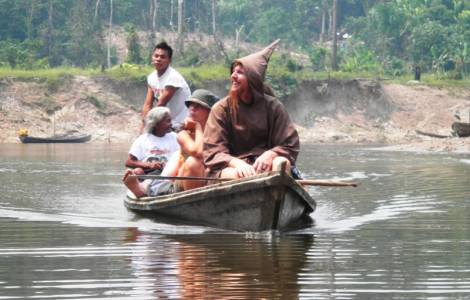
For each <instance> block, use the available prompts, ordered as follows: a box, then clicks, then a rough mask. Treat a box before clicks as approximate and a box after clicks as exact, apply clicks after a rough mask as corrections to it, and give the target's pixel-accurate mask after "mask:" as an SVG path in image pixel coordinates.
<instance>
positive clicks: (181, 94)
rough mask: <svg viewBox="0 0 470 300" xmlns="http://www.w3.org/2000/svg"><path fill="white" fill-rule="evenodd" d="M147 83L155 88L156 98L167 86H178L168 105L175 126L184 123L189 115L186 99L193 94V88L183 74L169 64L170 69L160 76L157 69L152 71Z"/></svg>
mask: <svg viewBox="0 0 470 300" xmlns="http://www.w3.org/2000/svg"><path fill="white" fill-rule="evenodd" d="M147 84H148V86H149V87H150V88H151V89H152V90H153V94H154V96H155V99H156V98H158V97H159V96H160V93H161V92H162V91H163V90H164V89H165V87H167V86H172V87H175V88H176V91H175V94H174V95H173V97H171V99H170V101H169V102H168V103H167V105H166V106H167V107H168V108H169V109H170V111H171V120H172V122H171V123H172V124H173V126H175V125H176V126H178V125H182V124H183V123H184V119H186V117H187V115H188V108H187V107H186V105H185V104H184V101H186V99H188V98H189V96H190V95H191V90H190V89H189V86H188V84H187V83H186V81H185V80H184V78H183V76H181V74H180V73H179V72H178V71H176V70H175V69H173V68H172V67H171V66H168V69H167V70H166V71H165V73H163V75H162V76H161V77H159V76H158V74H157V70H155V71H153V72H152V73H150V75H149V76H147Z"/></svg>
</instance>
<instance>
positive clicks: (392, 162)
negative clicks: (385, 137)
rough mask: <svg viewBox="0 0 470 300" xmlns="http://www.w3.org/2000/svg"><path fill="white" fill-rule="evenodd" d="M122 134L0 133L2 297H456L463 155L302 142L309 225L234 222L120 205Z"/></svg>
mask: <svg viewBox="0 0 470 300" xmlns="http://www.w3.org/2000/svg"><path fill="white" fill-rule="evenodd" d="M128 147H129V146H128V145H97V144H79V145H78V144H77V145H22V144H3V145H0V153H1V155H0V181H1V183H2V184H1V187H0V189H1V194H2V197H1V198H0V270H1V271H0V299H15V298H17V299H25V298H26V299H27V298H44V299H70V298H75V299H76V298H78V299H79V298H87V299H93V298H95V299H98V298H122V299H126V298H129V299H130V298H132V299H159V298H171V299H181V298H183V299H198V298H199V299H200V298H214V299H220V298H230V299H260V298H266V299H280V298H283V299H297V298H299V299H385V298H386V299H456V298H465V297H467V296H466V295H468V294H469V293H470V250H469V249H470V247H469V245H470V238H469V237H470V235H469V234H468V232H469V229H470V228H469V227H470V223H469V222H468V215H469V213H470V211H469V210H470V208H469V206H470V196H469V195H470V163H469V162H470V157H469V156H468V155H449V154H416V153H406V152H396V153H394V152H382V151H371V150H366V149H364V148H360V147H345V146H318V145H302V151H301V155H300V157H299V162H298V166H299V168H300V169H301V171H302V173H303V174H304V177H305V178H309V179H310V178H311V179H348V180H355V181H358V182H360V186H359V187H358V188H327V187H309V192H310V193H311V194H312V195H313V197H314V198H315V200H316V201H317V205H318V206H317V210H316V211H315V212H314V213H313V214H312V217H313V219H314V221H315V223H314V225H313V226H312V227H310V228H306V229H303V230H299V231H295V232H290V233H286V234H279V233H235V232H227V231H223V230H219V229H213V228H207V227H195V226H174V225H169V224H165V223H163V222H159V221H155V220H150V219H145V218H140V217H138V216H136V215H135V214H133V213H132V212H129V211H127V210H126V209H125V207H124V205H123V203H122V201H123V198H124V196H125V189H124V187H123V185H122V184H121V182H120V179H121V175H122V172H123V169H124V166H123V164H124V160H125V158H126V153H127V150H128Z"/></svg>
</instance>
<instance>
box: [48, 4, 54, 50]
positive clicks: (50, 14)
mask: <svg viewBox="0 0 470 300" xmlns="http://www.w3.org/2000/svg"><path fill="white" fill-rule="evenodd" d="M48 4H49V5H48V8H47V37H46V51H47V56H50V55H51V52H52V31H53V25H54V24H53V14H54V5H53V4H52V0H49V2H48Z"/></svg>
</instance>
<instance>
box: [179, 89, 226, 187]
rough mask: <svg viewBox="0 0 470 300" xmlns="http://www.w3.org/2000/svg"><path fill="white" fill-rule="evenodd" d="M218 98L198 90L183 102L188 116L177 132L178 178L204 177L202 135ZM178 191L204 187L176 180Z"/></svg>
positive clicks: (203, 182)
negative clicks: (179, 152)
mask: <svg viewBox="0 0 470 300" xmlns="http://www.w3.org/2000/svg"><path fill="white" fill-rule="evenodd" d="M218 100H219V97H217V96H216V95H214V94H213V93H212V92H210V91H208V90H204V89H198V90H195V91H194V92H193V94H192V95H191V96H190V97H189V98H188V99H187V100H186V101H185V104H186V106H187V107H188V109H189V116H188V118H187V119H186V121H185V125H184V128H183V130H181V131H180V132H178V143H179V145H180V147H181V166H180V168H179V170H178V176H195V177H205V176H206V168H205V166H204V162H203V158H202V150H203V133H204V128H205V127H206V121H207V118H208V117H209V113H210V110H211V108H212V106H213V105H214V103H216V102H217V101H218ZM176 185H177V187H178V190H190V189H194V188H197V187H201V186H204V185H206V182H205V181H203V180H177V181H176Z"/></svg>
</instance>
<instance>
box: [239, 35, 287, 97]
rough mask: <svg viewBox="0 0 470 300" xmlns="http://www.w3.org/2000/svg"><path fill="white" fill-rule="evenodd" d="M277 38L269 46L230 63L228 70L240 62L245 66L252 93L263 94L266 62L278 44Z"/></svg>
mask: <svg viewBox="0 0 470 300" xmlns="http://www.w3.org/2000/svg"><path fill="white" fill-rule="evenodd" d="M279 41H280V40H279V39H278V40H276V41H274V42H273V43H271V44H270V45H269V46H267V47H266V48H264V49H263V50H260V51H258V52H255V53H252V54H250V55H248V56H245V57H242V58H238V59H236V60H235V61H234V62H233V63H232V67H231V70H230V72H232V71H233V68H234V66H235V65H236V64H238V63H240V64H241V65H243V67H244V68H245V72H246V75H247V77H248V81H249V85H250V87H251V90H252V92H253V94H254V95H255V96H256V94H264V93H265V91H264V90H265V87H264V79H265V77H266V69H267V68H268V62H269V59H270V58H271V55H272V53H273V52H274V49H276V46H277V45H278V44H279Z"/></svg>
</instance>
